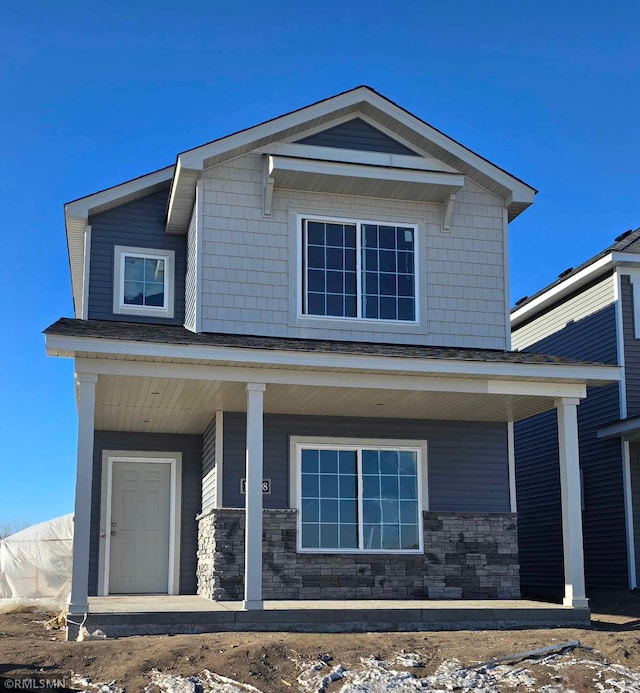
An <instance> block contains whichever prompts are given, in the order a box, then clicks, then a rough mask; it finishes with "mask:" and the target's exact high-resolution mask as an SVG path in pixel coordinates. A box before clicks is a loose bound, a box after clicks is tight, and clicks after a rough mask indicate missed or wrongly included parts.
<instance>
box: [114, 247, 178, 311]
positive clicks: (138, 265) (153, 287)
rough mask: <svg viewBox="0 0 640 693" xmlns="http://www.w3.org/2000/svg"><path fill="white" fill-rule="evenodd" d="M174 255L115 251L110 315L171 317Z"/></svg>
mask: <svg viewBox="0 0 640 693" xmlns="http://www.w3.org/2000/svg"><path fill="white" fill-rule="evenodd" d="M173 274H174V252H173V251H172V250H149V249H147V248H127V247H124V246H116V247H115V255H114V288H113V291H114V296H113V312H114V313H121V314H128V315H155V316H158V317H165V318H166V317H169V318H170V317H173V283H174V282H173Z"/></svg>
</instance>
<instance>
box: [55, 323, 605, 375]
mask: <svg viewBox="0 0 640 693" xmlns="http://www.w3.org/2000/svg"><path fill="white" fill-rule="evenodd" d="M44 334H47V335H58V336H66V337H86V338H98V339H118V340H126V341H134V342H150V343H154V344H177V345H185V346H211V347H233V348H242V349H270V350H281V351H307V352H324V353H337V354H359V355H366V356H393V357H400V358H414V359H447V360H452V361H481V362H502V363H514V364H534V363H540V364H559V365H585V364H587V365H588V364H591V365H604V364H594V363H593V362H585V361H576V360H575V359H567V358H563V357H559V356H547V355H544V354H529V353H526V352H520V351H500V350H497V349H461V348H452V347H434V346H419V345H404V344H378V343H374V342H344V341H333V340H324V339H292V338H288V337H258V336H252V335H240V334H219V333H209V332H203V333H200V334H196V333H194V332H190V331H189V330H187V329H185V328H184V327H181V326H175V325H153V324H142V323H133V322H115V321H107V320H75V319H73V318H60V320H58V321H57V322H55V323H53V325H50V326H49V327H47V328H46V330H44Z"/></svg>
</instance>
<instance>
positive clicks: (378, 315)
mask: <svg viewBox="0 0 640 693" xmlns="http://www.w3.org/2000/svg"><path fill="white" fill-rule="evenodd" d="M310 223H312V224H318V225H323V226H325V227H327V226H329V225H337V226H342V227H343V228H346V227H355V238H356V243H355V250H356V253H355V275H356V277H355V279H356V294H355V310H354V311H350V312H351V313H352V314H347V311H346V310H344V311H343V313H342V314H337V313H330V312H328V311H327V304H326V303H325V306H324V312H314V306H310V305H309V293H310V289H309V284H310V282H309V224H310ZM302 227H303V235H302V237H303V246H304V247H303V252H302V312H303V314H304V315H309V316H318V317H334V318H356V319H362V318H364V319H367V320H382V321H384V320H391V321H394V322H401V323H415V322H416V320H417V285H418V279H417V272H416V264H417V263H416V233H417V227H416V226H415V225H411V224H404V225H400V224H384V223H380V222H365V221H346V220H338V219H334V220H330V219H325V218H303V219H302ZM365 227H367V228H369V229H377V230H378V231H377V234H378V237H379V229H381V228H382V229H392V230H393V231H394V233H395V236H396V241H395V243H394V248H393V251H394V253H395V258H394V263H395V270H394V271H393V272H381V271H380V270H379V269H378V268H377V267H376V269H375V270H374V271H373V272H372V271H370V270H369V268H368V267H367V263H366V259H365V250H366V245H367V243H366V241H367V239H366V233H363V228H365ZM365 230H366V229H365ZM406 234H410V236H411V238H410V240H409V239H408V237H407V236H406ZM402 235H404V240H400V239H401V236H402ZM311 245H312V246H313V245H315V244H313V243H312V244H311ZM400 246H404V247H400ZM370 250H375V251H378V252H379V251H380V250H381V249H380V248H378V247H376V248H370ZM382 250H383V251H385V252H388V251H389V250H391V249H387V248H384V249H382ZM401 269H404V270H405V271H400V270H401ZM325 271H328V270H326V268H325ZM367 272H368V273H369V274H377V275H380V274H383V275H385V280H386V281H387V282H389V281H393V283H394V290H393V293H392V294H391V293H386V294H382V293H380V286H379V283H380V278H379V276H378V279H377V282H378V286H377V287H375V286H374V287H368V286H367V281H366V273H367ZM387 275H391V276H393V280H391V277H390V276H387ZM372 281H373V279H372ZM370 289H376V290H375V291H373V290H370ZM311 293H315V292H311ZM350 296H352V294H350ZM345 305H346V304H345ZM367 306H368V307H367Z"/></svg>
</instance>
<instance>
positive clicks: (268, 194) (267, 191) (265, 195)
mask: <svg viewBox="0 0 640 693" xmlns="http://www.w3.org/2000/svg"><path fill="white" fill-rule="evenodd" d="M272 173H273V157H272V156H271V155H270V154H266V155H265V157H264V172H263V188H262V204H263V209H262V212H263V214H264V215H265V216H267V217H270V216H271V202H272V200H273V187H274V184H275V179H274V178H273V176H272V175H271V174H272Z"/></svg>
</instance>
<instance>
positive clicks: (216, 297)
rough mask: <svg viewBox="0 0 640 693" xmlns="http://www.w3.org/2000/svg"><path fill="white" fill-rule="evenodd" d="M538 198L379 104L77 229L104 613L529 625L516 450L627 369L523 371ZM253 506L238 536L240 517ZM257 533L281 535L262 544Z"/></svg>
mask: <svg viewBox="0 0 640 693" xmlns="http://www.w3.org/2000/svg"><path fill="white" fill-rule="evenodd" d="M534 195H535V191H534V190H533V189H532V188H531V187H530V186H528V185H526V184H525V183H523V182H522V181H520V180H519V179H517V178H515V177H514V176H512V175H510V174H509V173H507V172H505V171H504V170H502V169H500V168H498V167H497V166H495V165H494V164H492V163H490V162H488V161H487V160H486V159H483V158H482V157H481V156H478V155H477V154H475V153H473V152H472V151H470V150H469V149H467V148H465V147H464V146H462V145H461V144H459V143H457V142H456V141H454V140H452V139H451V138H449V137H447V136H446V135H444V134H443V133H441V132H439V131H438V130H436V129H434V128H433V127H431V126H429V125H427V124H426V123H425V122H423V121H422V120H420V119H418V118H417V117H415V116H413V115H411V114H410V113H408V112H407V111H405V110H404V109H402V108H400V107H399V106H397V105H396V104H394V103H392V102H391V101H389V100H388V99H386V98H384V97H382V96H381V95H379V94H378V93H376V92H375V91H373V90H372V89H370V88H368V87H358V88H356V89H353V90H351V91H347V92H344V93H342V94H339V95H337V96H334V97H332V98H329V99H326V100H324V101H319V102H318V103H315V104H312V105H311V106H308V107H306V108H302V109H300V110H297V111H294V112H292V113H289V114H287V115H283V116H281V117H279V118H275V119H273V120H269V121H267V122H265V123H262V124H261V125H257V126H255V127H252V128H248V129H246V130H242V131H240V132H238V133H236V134H233V135H229V136H227V137H223V138H221V139H218V140H215V141H213V142H210V143H208V144H205V145H203V146H201V147H197V148H195V149H191V150H189V151H187V152H184V153H182V154H179V155H178V157H177V161H176V164H175V166H171V167H168V168H165V169H162V170H160V171H156V172H154V173H150V174H147V175H143V176H141V177H139V178H136V179H134V180H131V181H129V182H126V183H122V184H121V185H117V186H115V187H113V188H109V189H107V190H104V191H102V192H98V193H95V194H93V195H89V196H87V197H84V198H81V199H79V200H76V201H74V202H71V203H69V204H67V205H66V206H65V215H66V225H67V239H68V247H69V260H70V267H71V278H72V288H73V297H74V305H75V317H74V318H73V319H61V320H59V321H58V322H56V323H55V324H54V325H52V326H51V327H49V328H48V329H47V330H46V331H45V333H46V347H47V352H48V353H49V354H51V355H54V356H63V357H72V358H74V360H75V372H76V381H77V396H78V412H79V433H78V475H77V491H76V510H75V523H76V524H75V544H74V572H73V591H72V599H71V605H70V611H71V613H75V614H83V613H86V612H87V610H88V596H90V595H113V594H137V593H160V594H171V595H173V594H196V593H197V594H199V595H202V596H205V597H209V598H212V599H231V600H234V599H236V600H237V599H243V600H244V606H245V607H246V608H247V609H260V608H262V606H263V599H304V598H313V599H317V598H318V597H322V598H323V599H335V598H348V599H353V598H368V599H378V598H379V599H386V598H396V599H398V598H435V599H438V598H446V599H448V598H516V597H518V596H519V593H520V587H519V565H518V549H517V531H516V514H515V486H514V484H515V480H514V475H513V454H512V453H513V449H512V437H511V436H510V426H511V422H512V421H514V420H518V419H521V418H524V417H527V416H531V415H533V414H537V413H539V412H544V411H554V410H557V414H558V417H559V420H560V422H561V426H560V431H561V441H562V450H563V456H562V464H563V468H564V469H565V473H566V479H567V484H566V485H565V490H566V507H565V510H566V512H565V516H564V517H565V530H566V532H567V536H568V537H570V542H569V543H568V545H567V546H568V548H567V550H566V552H565V560H566V561H567V566H568V574H567V583H566V584H567V587H566V594H565V604H566V605H568V606H571V607H582V608H583V607H585V606H586V599H585V594H584V586H583V577H582V545H581V528H580V512H579V505H580V498H579V493H578V491H577V484H578V458H577V428H576V422H575V413H576V405H577V403H578V402H579V400H580V398H582V397H584V396H585V392H586V389H585V383H587V382H589V383H592V384H594V385H595V384H606V383H609V382H611V381H614V380H616V379H618V377H619V373H618V369H617V368H611V367H608V366H602V365H597V364H596V365H593V364H581V363H576V362H574V361H570V360H567V359H562V358H553V357H545V356H542V357H541V356H537V355H529V354H520V353H512V352H510V351H509V350H508V349H509V321H508V315H509V281H508V268H507V231H508V223H509V221H511V220H512V219H514V218H516V217H517V216H518V215H519V214H520V213H521V212H523V211H524V210H525V209H526V208H527V207H528V206H529V205H530V204H531V203H532V202H533V199H534ZM245 506H246V511H245V509H244V508H245ZM263 532H264V535H263Z"/></svg>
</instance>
